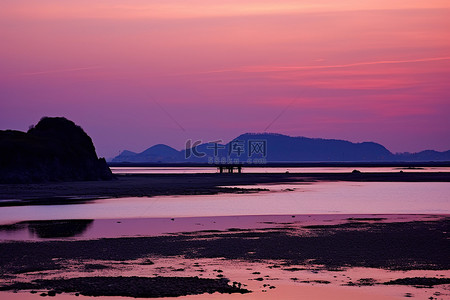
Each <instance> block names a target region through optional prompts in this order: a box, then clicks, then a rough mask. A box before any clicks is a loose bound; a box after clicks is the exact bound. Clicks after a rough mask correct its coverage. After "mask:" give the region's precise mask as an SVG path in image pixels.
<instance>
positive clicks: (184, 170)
mask: <svg viewBox="0 0 450 300" xmlns="http://www.w3.org/2000/svg"><path fill="white" fill-rule="evenodd" d="M355 169H357V170H359V171H361V172H400V171H404V172H450V167H419V168H405V167H357V168H356V167H243V168H242V172H244V173H286V172H289V173H349V172H352V171H353V170H355ZM111 171H112V172H113V173H114V174H198V173H217V168H216V167H214V166H211V167H111Z"/></svg>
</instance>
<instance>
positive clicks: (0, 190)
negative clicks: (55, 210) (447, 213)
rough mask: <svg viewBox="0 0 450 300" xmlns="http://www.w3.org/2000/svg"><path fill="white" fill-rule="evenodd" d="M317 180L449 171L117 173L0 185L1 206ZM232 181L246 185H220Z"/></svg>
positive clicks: (423, 176) (427, 178)
mask: <svg viewBox="0 0 450 300" xmlns="http://www.w3.org/2000/svg"><path fill="white" fill-rule="evenodd" d="M315 181H354V182H450V172H437V173H433V172H423V173H421V172H410V173H408V172H407V171H405V172H403V173H400V172H398V173H397V172H390V173H285V174H280V173H264V174H146V175H138V174H133V175H117V179H116V180H113V181H82V182H53V183H39V184H0V200H1V202H0V206H11V205H35V204H37V205H43V204H64V203H68V204H70V203H79V202H83V201H88V200H90V199H97V198H103V197H105V198H115V197H144V196H146V197H152V196H160V195H210V194H218V193H251V192H258V191H261V189H252V185H255V184H267V183H283V182H315ZM236 185H238V186H246V185H248V188H226V187H223V186H236ZM18 200H19V201H18Z"/></svg>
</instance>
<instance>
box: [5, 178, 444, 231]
mask: <svg viewBox="0 0 450 300" xmlns="http://www.w3.org/2000/svg"><path fill="white" fill-rule="evenodd" d="M252 187H258V188H268V189H270V191H269V192H259V193H250V194H219V195H201V196H198V195H183V196H158V197H126V198H114V199H99V200H94V201H92V202H87V203H83V204H72V205H38V206H14V207H2V208H0V220H1V221H0V222H1V224H12V223H16V222H21V221H30V220H67V219H89V220H95V219H129V218H134V219H136V218H178V217H206V216H249V215H293V214H425V213H428V214H449V213H450V201H449V200H450V196H449V195H450V183H447V182H413V183H411V182H358V183H356V182H318V183H313V184H302V183H298V184H295V183H294V184H281V185H280V184H277V185H256V186H252Z"/></svg>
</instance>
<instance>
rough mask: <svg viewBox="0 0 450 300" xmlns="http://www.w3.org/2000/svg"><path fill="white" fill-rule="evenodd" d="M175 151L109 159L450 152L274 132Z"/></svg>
mask: <svg viewBox="0 0 450 300" xmlns="http://www.w3.org/2000/svg"><path fill="white" fill-rule="evenodd" d="M194 142H195V141H192V142H191V147H187V149H183V150H181V151H177V150H176V149H174V148H171V147H169V146H166V145H161V144H159V145H155V146H152V147H150V148H148V149H147V150H145V151H143V152H141V153H134V152H131V151H127V150H125V151H123V152H122V153H121V154H120V155H118V156H116V157H115V158H114V159H113V160H112V162H133V163H137V162H140V163H158V162H160V163H173V162H178V163H182V162H187V163H224V162H238V161H239V162H240V163H254V162H255V161H256V162H260V161H261V160H264V161H265V162H389V161H450V151H446V152H438V151H434V150H426V151H422V152H419V153H399V154H394V153H391V152H390V151H389V150H388V149H386V148H385V147H384V146H383V145H381V144H378V143H374V142H363V143H353V142H349V141H345V140H337V139H320V138H307V137H291V136H287V135H282V134H275V133H245V134H242V135H240V136H238V137H236V138H235V139H233V140H232V141H230V142H229V143H226V144H220V143H212V142H211V143H202V144H199V145H197V146H196V147H192V145H193V144H194Z"/></svg>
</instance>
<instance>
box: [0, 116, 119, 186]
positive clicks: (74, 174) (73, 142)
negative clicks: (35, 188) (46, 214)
mask: <svg viewBox="0 0 450 300" xmlns="http://www.w3.org/2000/svg"><path fill="white" fill-rule="evenodd" d="M112 178H113V175H112V173H111V170H110V169H109V167H108V165H107V164H106V161H105V159H104V158H100V159H99V158H98V157H97V154H96V153H95V147H94V144H93V143H92V140H91V138H90V137H89V136H88V135H87V134H86V133H85V132H84V130H83V129H82V128H81V127H80V126H77V125H75V123H74V122H72V121H70V120H67V119H66V118H49V117H44V118H42V119H41V120H40V121H39V123H38V124H37V125H36V126H34V127H31V128H30V130H28V132H26V133H25V132H21V131H15V130H6V131H0V182H3V183H28V182H43V181H76V180H109V179H112Z"/></svg>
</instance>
